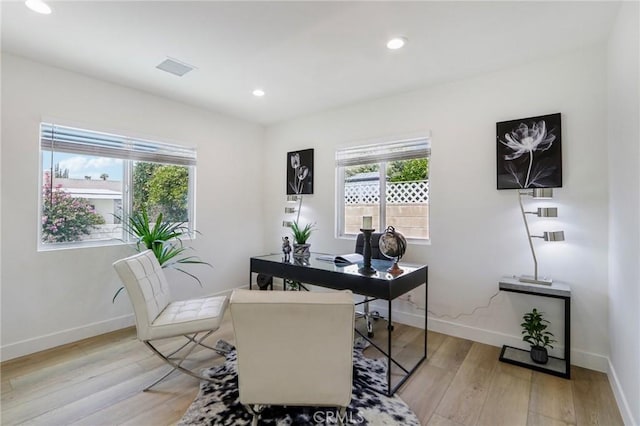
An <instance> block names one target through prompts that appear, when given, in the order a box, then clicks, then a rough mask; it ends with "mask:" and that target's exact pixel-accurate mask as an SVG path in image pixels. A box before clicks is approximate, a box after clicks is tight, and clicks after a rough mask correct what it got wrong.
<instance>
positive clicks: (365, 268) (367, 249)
mask: <svg viewBox="0 0 640 426" xmlns="http://www.w3.org/2000/svg"><path fill="white" fill-rule="evenodd" d="M373 231H375V229H360V232H362V234H363V235H364V247H363V249H362V257H363V258H364V259H363V265H362V268H360V269H358V272H360V273H361V274H362V275H373V274H375V273H376V270H375V269H373V268H372V267H371V234H373Z"/></svg>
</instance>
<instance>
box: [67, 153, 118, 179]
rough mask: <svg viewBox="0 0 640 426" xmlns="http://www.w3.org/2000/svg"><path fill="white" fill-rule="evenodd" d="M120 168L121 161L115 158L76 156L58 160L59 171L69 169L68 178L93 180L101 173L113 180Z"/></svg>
mask: <svg viewBox="0 0 640 426" xmlns="http://www.w3.org/2000/svg"><path fill="white" fill-rule="evenodd" d="M120 167H122V160H118V159H116V158H106V157H97V158H96V157H84V156H80V155H77V156H75V157H71V158H66V159H64V160H60V169H61V170H64V169H69V177H71V178H83V177H85V176H91V177H92V178H93V179H99V178H100V175H101V174H102V173H107V174H108V175H109V176H110V177H112V178H113V177H115V176H116V175H117V174H118V169H120Z"/></svg>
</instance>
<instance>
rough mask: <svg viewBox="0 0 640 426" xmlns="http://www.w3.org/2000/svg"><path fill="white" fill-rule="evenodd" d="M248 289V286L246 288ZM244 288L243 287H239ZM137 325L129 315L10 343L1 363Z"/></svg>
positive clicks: (226, 292)
mask: <svg viewBox="0 0 640 426" xmlns="http://www.w3.org/2000/svg"><path fill="white" fill-rule="evenodd" d="M244 287H246V288H248V285H247V286H244ZM239 288H242V287H239ZM232 291H233V289H228V290H223V291H220V292H217V293H215V294H211V295H207V296H222V295H226V296H229V295H231V292H232ZM134 324H135V318H134V316H133V314H127V315H123V316H120V317H116V318H110V319H108V320H104V321H98V322H94V323H91V324H86V325H83V326H80V327H74V328H69V329H66V330H61V331H57V332H55V333H50V334H45V335H43V336H37V337H32V338H29V339H25V340H21V341H19V342H14V343H9V344H7V345H4V346H2V347H0V362H4V361H8V360H10V359H14V358H18V357H21V356H25V355H30V354H33V353H36V352H40V351H44V350H46V349H51V348H55V347H56V346H61V345H65V344H67V343H73V342H77V341H78V340H82V339H86V338H89V337H94V336H98V335H100V334H104V333H109V332H111V331H116V330H120V329H122V328H125V327H130V326H132V325H134Z"/></svg>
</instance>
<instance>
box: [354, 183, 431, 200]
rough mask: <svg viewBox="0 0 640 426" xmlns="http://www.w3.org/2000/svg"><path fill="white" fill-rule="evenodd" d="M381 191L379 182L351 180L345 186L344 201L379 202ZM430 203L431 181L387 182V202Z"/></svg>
mask: <svg viewBox="0 0 640 426" xmlns="http://www.w3.org/2000/svg"><path fill="white" fill-rule="evenodd" d="M379 202H380V191H379V185H378V183H377V182H375V183H369V182H349V183H346V184H345V186H344V203H345V204H346V205H350V204H378V203H379ZM414 203H427V204H428V203H429V181H428V180H420V181H411V182H387V204H414Z"/></svg>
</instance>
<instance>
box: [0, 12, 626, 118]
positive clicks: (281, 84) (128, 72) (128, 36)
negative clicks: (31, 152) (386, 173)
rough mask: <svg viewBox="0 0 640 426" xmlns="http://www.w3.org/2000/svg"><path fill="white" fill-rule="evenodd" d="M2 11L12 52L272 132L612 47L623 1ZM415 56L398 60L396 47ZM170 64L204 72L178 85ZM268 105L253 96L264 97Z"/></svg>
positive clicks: (7, 44) (399, 53)
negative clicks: (400, 38) (386, 99)
mask: <svg viewBox="0 0 640 426" xmlns="http://www.w3.org/2000/svg"><path fill="white" fill-rule="evenodd" d="M50 4H51V5H52V8H53V13H52V14H51V15H48V16H45V15H39V14H36V13H34V12H32V11H30V10H29V9H27V8H26V7H25V6H24V4H23V2H22V1H19V2H9V3H7V2H5V3H2V50H3V51H6V52H10V53H13V54H17V55H20V56H24V57H27V58H32V59H35V60H37V61H40V62H44V63H47V64H52V65H55V66H59V67H62V68H66V69H69V70H73V71H76V72H80V73H84V74H87V75H91V76H95V77H97V78H100V79H103V80H107V81H111V82H114V83H118V84H122V85H125V86H130V87H134V88H137V89H140V90H144V91H147V92H150V93H154V94H158V95H161V96H165V97H168V98H172V99H176V100H179V101H183V102H186V103H189V104H193V105H197V106H200V107H204V108H208V109H211V110H215V111H220V112H223V113H225V114H230V115H234V116H237V117H241V118H244V119H247V120H250V121H255V122H259V123H264V124H269V123H274V122H277V121H281V120H286V119H289V118H292V117H295V116H299V115H303V114H308V113H312V112H316V111H320V110H324V109H329V108H334V107H337V106H342V105H346V104H350V103H354V102H358V101H363V100H367V99H372V98H377V97H381V96H385V95H388V94H391V93H397V92H402V91H407V90H411V89H414V88H417V87H422V86H427V85H432V84H436V83H441V82H444V81H449V80H455V79H460V78H464V77H468V76H471V75H474V74H478V73H482V72H487V71H491V70H496V69H500V68H504V67H507V66H511V65H515V64H523V63H527V62H530V61H533V60H536V59H538V58H542V57H546V56H553V55H558V54H561V53H562V52H566V51H569V50H572V49H575V48H578V47H580V46H585V45H590V44H594V43H597V42H601V41H604V40H605V39H606V37H607V35H608V33H609V30H610V28H611V25H612V23H613V20H614V18H615V15H616V13H617V10H618V7H619V3H617V2H610V1H605V2H577V1H571V2H560V1H549V2H523V1H502V2H480V1H472V2H398V1H387V2H324V1H317V2H310V1H309V2H270V1H258V2H240V1H235V2H234V1H228V2H214V1H198V2H186V1H159V2H155V1H140V2H115V1H98V2H96V1H72V2H68V1H56V2H51V3H50ZM394 35H404V36H405V37H407V38H408V39H409V42H408V44H407V46H406V47H405V48H404V49H401V50H399V51H389V50H387V49H386V47H385V43H386V41H387V39H388V38H389V37H390V36H394ZM166 56H169V57H172V58H176V59H180V60H182V61H184V62H187V63H189V64H192V65H194V66H196V67H197V69H196V70H194V71H192V72H191V73H189V74H187V75H186V76H184V77H182V78H179V77H176V76H173V75H171V74H167V73H165V72H163V71H160V70H157V69H156V68H155V66H156V65H157V64H159V63H160V62H162V61H163V60H164V59H165V57H166ZM258 86H259V87H262V88H263V89H264V90H265V92H266V96H264V97H263V98H256V97H254V96H253V95H252V94H251V92H252V90H253V89H254V88H255V87H258Z"/></svg>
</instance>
